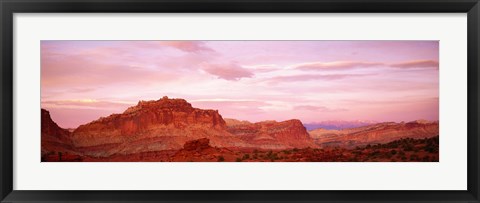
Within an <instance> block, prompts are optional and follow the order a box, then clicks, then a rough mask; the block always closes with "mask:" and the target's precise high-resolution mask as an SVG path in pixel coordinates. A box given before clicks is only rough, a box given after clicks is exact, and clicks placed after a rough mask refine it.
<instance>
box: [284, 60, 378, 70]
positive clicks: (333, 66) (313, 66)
mask: <svg viewBox="0 0 480 203" xmlns="http://www.w3.org/2000/svg"><path fill="white" fill-rule="evenodd" d="M381 65H384V64H383V63H377V62H361V61H334V62H312V63H303V64H297V65H294V66H293V67H294V68H295V69H299V70H347V69H353V68H365V67H375V66H381Z"/></svg>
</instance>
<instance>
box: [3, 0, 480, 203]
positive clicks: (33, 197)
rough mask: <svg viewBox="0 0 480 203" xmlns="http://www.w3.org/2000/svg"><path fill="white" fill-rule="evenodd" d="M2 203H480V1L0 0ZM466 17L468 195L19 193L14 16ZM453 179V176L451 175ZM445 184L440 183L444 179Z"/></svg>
mask: <svg viewBox="0 0 480 203" xmlns="http://www.w3.org/2000/svg"><path fill="white" fill-rule="evenodd" d="M0 10H1V17H0V18H1V31H0V35H1V36H0V38H1V55H0V61H1V73H0V74H1V89H0V91H1V96H2V98H1V105H0V117H1V122H0V145H1V149H0V150H1V151H0V154H1V159H0V170H1V171H0V199H1V200H2V202H54V201H57V202H66V201H76V202H119V201H126V202H303V201H309V202H373V201H374V202H479V187H478V185H479V182H480V181H479V180H480V179H479V168H478V166H479V146H480V143H479V139H478V136H479V130H478V129H479V128H478V124H479V123H478V116H479V113H480V111H479V108H478V107H479V100H478V97H479V90H480V89H479V82H478V81H479V79H480V75H479V73H480V72H479V70H478V69H479V68H480V66H479V65H480V64H479V52H478V49H479V42H480V41H479V36H480V35H479V19H480V17H479V13H480V5H479V0H383V1H379V0H336V1H332V0H72V1H67V0H0ZM117 12H119V13H124V12H126V13H137V12H139V13H145V12H149V13H151V12H167V13H187V12H195V13H208V12H213V13H230V12H235V13H255V12H266V13H284V12H285V13H312V12H313V13H316V12H328V13H467V18H468V20H467V23H468V81H467V82H468V106H467V107H468V149H467V150H468V158H467V159H468V166H467V168H468V171H467V176H468V189H467V190H465V191H386V190H385V191H24V190H13V178H12V177H13V174H14V171H13V146H12V145H13V144H12V140H13V136H14V133H13V117H14V116H15V115H14V114H13V106H14V105H15V101H14V100H13V93H14V92H13V89H14V86H13V71H14V70H13V37H14V36H13V14H15V13H117ZM445 175H448V174H445ZM439 178H441V177H439ZM232 184H234V183H232Z"/></svg>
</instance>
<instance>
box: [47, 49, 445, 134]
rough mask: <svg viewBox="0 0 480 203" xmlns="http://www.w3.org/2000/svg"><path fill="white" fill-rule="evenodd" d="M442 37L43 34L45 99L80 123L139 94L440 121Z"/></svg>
mask: <svg viewBox="0 0 480 203" xmlns="http://www.w3.org/2000/svg"><path fill="white" fill-rule="evenodd" d="M438 57H439V43H438V41H41V107H42V108H44V109H47V110H49V111H50V114H51V116H52V119H53V120H54V121H55V122H56V123H57V124H58V125H59V126H60V127H63V128H76V127H78V126H79V125H81V124H86V123H88V122H90V121H93V120H96V119H98V118H100V117H105V116H108V115H110V114H112V113H121V112H123V111H124V110H126V109H127V108H128V107H129V106H134V105H136V104H137V103H138V101H140V100H144V101H148V100H158V99H160V98H162V97H163V96H168V97H169V98H182V99H185V100H187V101H188V102H189V103H191V104H192V105H193V107H196V108H202V109H217V110H219V113H220V114H221V115H222V116H223V117H224V118H235V119H239V120H248V121H251V122H258V121H263V120H277V121H283V120H289V119H300V120H301V121H302V122H303V123H315V122H321V121H331V120H345V121H354V120H368V121H376V122H387V121H388V122H390V121H393V122H401V121H405V122H408V121H413V120H418V119H426V120H438V112H439V105H438V98H439V97H438V94H439V81H438V80H439V58H438Z"/></svg>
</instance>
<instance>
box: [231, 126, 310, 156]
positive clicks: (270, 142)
mask: <svg viewBox="0 0 480 203" xmlns="http://www.w3.org/2000/svg"><path fill="white" fill-rule="evenodd" d="M231 120H232V119H231ZM231 120H230V121H229V122H228V123H230V124H231V125H228V128H227V130H228V132H230V133H232V134H234V135H236V136H238V137H240V138H241V139H242V140H245V141H246V142H248V143H251V144H253V145H254V146H256V147H258V148H262V149H286V148H305V147H317V146H316V145H315V144H314V142H313V139H312V138H311V137H310V135H309V134H308V132H307V131H306V129H305V127H304V126H303V124H302V122H301V121H300V120H297V119H292V120H287V121H283V122H276V121H263V122H258V123H249V122H245V121H237V122H235V121H231Z"/></svg>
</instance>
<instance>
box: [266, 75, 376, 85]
mask: <svg viewBox="0 0 480 203" xmlns="http://www.w3.org/2000/svg"><path fill="white" fill-rule="evenodd" d="M368 75H371V74H329V75H322V74H316V75H312V74H304V75H291V76H277V77H273V78H270V79H268V80H267V82H271V83H281V82H298V81H308V80H327V81H330V80H340V79H344V78H348V77H363V76H368Z"/></svg>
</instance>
